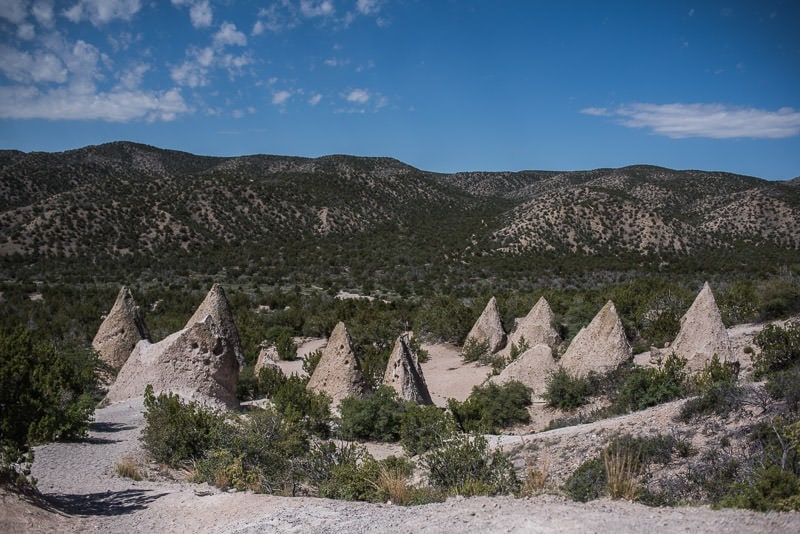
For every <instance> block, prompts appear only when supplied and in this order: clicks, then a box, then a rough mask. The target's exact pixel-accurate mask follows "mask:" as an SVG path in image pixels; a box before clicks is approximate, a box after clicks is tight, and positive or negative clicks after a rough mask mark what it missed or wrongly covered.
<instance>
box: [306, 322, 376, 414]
mask: <svg viewBox="0 0 800 534" xmlns="http://www.w3.org/2000/svg"><path fill="white" fill-rule="evenodd" d="M306 387H307V388H308V389H310V390H311V391H313V392H315V393H325V394H326V395H328V396H329V397H330V398H331V400H332V401H333V405H334V406H336V405H337V404H339V402H340V401H341V400H342V399H344V398H347V397H363V396H364V395H365V394H366V392H367V387H366V383H365V382H364V376H363V375H362V374H361V368H360V366H359V364H358V360H357V359H356V355H355V353H353V347H352V343H351V342H350V334H349V333H348V331H347V327H346V326H345V325H344V323H341V322H340V323H339V324H337V325H336V328H334V329H333V332H331V337H330V338H328V344H327V345H325V348H324V349H323V350H322V357H321V358H320V360H319V363H318V364H317V367H316V369H314V373H313V374H312V375H311V378H310V379H309V380H308V385H307V386H306Z"/></svg>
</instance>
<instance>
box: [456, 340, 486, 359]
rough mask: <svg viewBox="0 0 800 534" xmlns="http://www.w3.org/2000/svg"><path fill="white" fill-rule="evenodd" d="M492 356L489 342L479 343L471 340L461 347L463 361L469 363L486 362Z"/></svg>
mask: <svg viewBox="0 0 800 534" xmlns="http://www.w3.org/2000/svg"><path fill="white" fill-rule="evenodd" d="M490 356H491V354H490V353H489V342H488V341H478V340H476V339H475V338H469V339H467V341H466V342H465V343H464V346H463V347H461V359H462V360H464V361H465V362H467V363H471V362H484V361H486V360H488V358H489V357H490Z"/></svg>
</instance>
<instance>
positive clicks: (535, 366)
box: [489, 343, 557, 396]
mask: <svg viewBox="0 0 800 534" xmlns="http://www.w3.org/2000/svg"><path fill="white" fill-rule="evenodd" d="M556 368H557V365H556V361H555V359H553V349H551V348H550V347H549V346H547V345H545V344H544V343H538V344H536V345H534V346H532V347H531V348H529V349H528V350H526V351H525V352H523V353H522V354H520V355H519V357H518V358H517V359H516V360H514V361H513V362H511V363H510V364H508V365H507V366H506V368H505V369H503V371H502V372H501V373H500V374H499V375H497V376H493V377H492V378H490V379H489V381H490V382H493V383H495V384H505V383H506V382H509V381H511V380H517V381H518V382H522V383H523V384H525V385H526V386H528V387H529V388H532V389H533V394H534V395H537V396H541V395H542V394H543V393H544V392H545V390H546V389H547V377H548V376H549V375H550V374H551V373H552V372H553V371H555V370H556Z"/></svg>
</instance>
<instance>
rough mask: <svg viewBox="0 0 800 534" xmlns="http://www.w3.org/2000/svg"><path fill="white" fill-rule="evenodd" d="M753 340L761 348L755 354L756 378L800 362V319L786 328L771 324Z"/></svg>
mask: <svg viewBox="0 0 800 534" xmlns="http://www.w3.org/2000/svg"><path fill="white" fill-rule="evenodd" d="M753 342H754V343H755V344H756V345H758V347H759V348H760V349H761V352H760V353H759V354H754V355H753V368H754V370H755V373H754V375H755V376H756V378H761V377H764V376H766V375H768V374H769V373H773V372H776V371H783V370H786V369H789V368H791V367H793V366H795V365H797V364H800V321H795V322H793V323H789V324H787V325H786V328H781V327H780V326H777V325H774V324H769V325H767V326H765V327H764V329H763V330H761V332H759V333H758V334H757V335H756V336H755V337H754V338H753Z"/></svg>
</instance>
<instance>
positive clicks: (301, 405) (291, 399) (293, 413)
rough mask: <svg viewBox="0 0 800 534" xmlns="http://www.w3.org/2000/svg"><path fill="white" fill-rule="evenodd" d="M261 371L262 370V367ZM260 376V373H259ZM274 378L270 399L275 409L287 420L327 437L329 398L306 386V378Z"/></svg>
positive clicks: (329, 415) (329, 412) (329, 419)
mask: <svg viewBox="0 0 800 534" xmlns="http://www.w3.org/2000/svg"><path fill="white" fill-rule="evenodd" d="M261 371H264V369H262V370H261ZM259 375H260V376H261V375H262V373H259ZM272 376H273V378H276V383H275V388H274V390H273V391H272V392H271V394H270V400H271V401H272V404H273V405H274V406H275V409H276V410H278V412H280V413H281V414H282V415H283V417H285V418H286V420H287V421H289V422H291V423H298V424H300V425H301V426H302V427H303V428H305V429H306V430H308V431H309V432H311V433H312V434H314V435H317V436H319V437H321V438H327V437H328V436H329V435H330V430H331V399H330V397H328V396H327V395H325V394H324V393H315V392H313V391H310V390H309V389H307V388H306V380H305V379H303V378H300V377H299V376H297V375H292V376H289V377H285V376H283V374H282V373H281V375H280V376H282V377H283V378H282V379H280V378H277V377H278V375H277V374H274V375H272Z"/></svg>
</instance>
